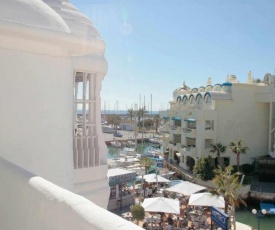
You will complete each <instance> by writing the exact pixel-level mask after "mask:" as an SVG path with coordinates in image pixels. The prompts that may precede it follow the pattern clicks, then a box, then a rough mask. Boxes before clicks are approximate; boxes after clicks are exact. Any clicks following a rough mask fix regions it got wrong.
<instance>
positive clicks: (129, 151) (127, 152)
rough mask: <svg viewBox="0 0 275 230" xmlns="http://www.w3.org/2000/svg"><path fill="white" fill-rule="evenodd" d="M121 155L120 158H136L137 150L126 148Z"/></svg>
mask: <svg viewBox="0 0 275 230" xmlns="http://www.w3.org/2000/svg"><path fill="white" fill-rule="evenodd" d="M119 155H120V156H136V155H137V152H136V151H135V148H127V147H124V148H123V149H122V151H121V152H120V154H119Z"/></svg>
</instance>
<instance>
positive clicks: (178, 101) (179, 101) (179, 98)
mask: <svg viewBox="0 0 275 230" xmlns="http://www.w3.org/2000/svg"><path fill="white" fill-rule="evenodd" d="M177 104H178V105H180V104H181V96H178V97H177Z"/></svg>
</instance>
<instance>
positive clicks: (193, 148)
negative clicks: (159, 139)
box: [181, 145, 197, 155]
mask: <svg viewBox="0 0 275 230" xmlns="http://www.w3.org/2000/svg"><path fill="white" fill-rule="evenodd" d="M181 148H182V150H183V152H186V153H187V154H189V155H196V154H197V149H196V146H186V145H181Z"/></svg>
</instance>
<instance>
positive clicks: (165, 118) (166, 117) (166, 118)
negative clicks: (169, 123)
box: [162, 116, 170, 120]
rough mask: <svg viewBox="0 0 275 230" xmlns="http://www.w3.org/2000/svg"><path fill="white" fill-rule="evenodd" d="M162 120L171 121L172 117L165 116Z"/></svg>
mask: <svg viewBox="0 0 275 230" xmlns="http://www.w3.org/2000/svg"><path fill="white" fill-rule="evenodd" d="M162 119H164V120H169V119H170V117H168V116H164V117H162Z"/></svg>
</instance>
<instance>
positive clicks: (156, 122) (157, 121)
mask: <svg viewBox="0 0 275 230" xmlns="http://www.w3.org/2000/svg"><path fill="white" fill-rule="evenodd" d="M160 121H161V118H160V115H159V114H157V115H155V116H154V122H155V124H156V133H158V127H159V123H160Z"/></svg>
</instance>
